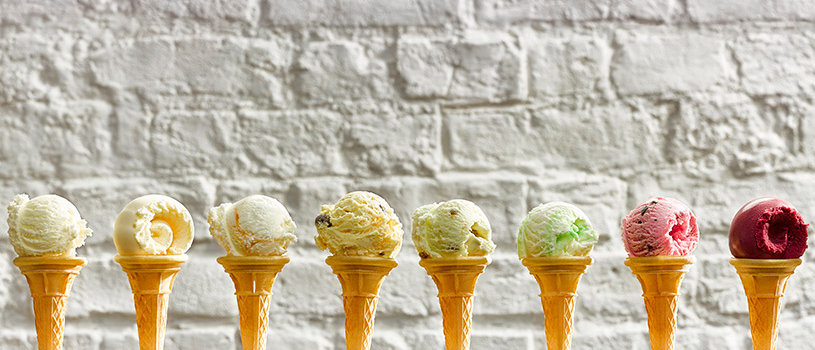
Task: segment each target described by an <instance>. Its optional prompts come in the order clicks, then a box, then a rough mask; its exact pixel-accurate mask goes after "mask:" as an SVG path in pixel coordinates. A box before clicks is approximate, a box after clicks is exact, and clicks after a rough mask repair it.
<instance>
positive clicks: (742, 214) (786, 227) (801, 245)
mask: <svg viewBox="0 0 815 350" xmlns="http://www.w3.org/2000/svg"><path fill="white" fill-rule="evenodd" d="M807 226H808V225H807V224H806V223H804V219H803V218H801V214H799V213H798V211H797V210H795V208H794V207H793V206H792V204H790V203H788V202H787V201H784V200H781V199H778V198H771V197H765V198H758V199H754V200H752V201H750V202H749V203H747V204H745V205H744V206H743V207H741V209H739V211H738V212H737V213H736V216H734V217H733V222H732V223H731V224H730V253H732V254H733V256H734V257H736V258H745V259H796V258H799V257H800V256H801V255H803V254H804V251H805V250H806V249H807Z"/></svg>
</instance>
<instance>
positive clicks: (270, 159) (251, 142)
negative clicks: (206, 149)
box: [236, 110, 346, 177]
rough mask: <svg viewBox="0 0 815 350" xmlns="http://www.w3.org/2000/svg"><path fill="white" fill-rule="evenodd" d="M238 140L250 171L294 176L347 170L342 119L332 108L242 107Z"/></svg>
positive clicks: (336, 172)
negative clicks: (274, 110)
mask: <svg viewBox="0 0 815 350" xmlns="http://www.w3.org/2000/svg"><path fill="white" fill-rule="evenodd" d="M239 121H240V138H239V140H236V141H239V142H240V145H241V147H242V148H243V152H245V156H246V157H247V159H246V160H245V162H246V163H247V165H248V167H249V169H248V171H249V172H250V173H256V174H260V175H275V176H277V177H294V176H309V175H332V174H343V173H345V172H346V170H345V164H343V162H342V158H341V156H342V155H341V153H340V147H341V142H342V135H343V132H344V130H345V126H344V123H343V120H342V118H341V117H340V116H338V115H337V114H335V113H333V112H327V111H322V110H317V111H308V112H295V111H288V112H281V113H270V112H266V111H249V110H246V111H242V112H241V113H240V115H239Z"/></svg>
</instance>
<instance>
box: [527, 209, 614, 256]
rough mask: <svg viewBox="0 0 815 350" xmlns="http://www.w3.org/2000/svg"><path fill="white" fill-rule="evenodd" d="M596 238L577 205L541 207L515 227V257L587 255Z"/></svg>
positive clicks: (593, 230) (594, 232)
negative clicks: (516, 247)
mask: <svg viewBox="0 0 815 350" xmlns="http://www.w3.org/2000/svg"><path fill="white" fill-rule="evenodd" d="M597 238H598V237H597V231H596V230H595V229H594V228H592V226H591V222H590V221H589V218H588V217H587V216H586V214H585V213H584V212H583V211H582V210H580V209H579V208H577V207H576V206H574V205H571V204H569V203H564V202H550V203H546V204H541V205H539V206H537V207H535V208H534V209H532V210H531V211H530V212H529V214H528V215H527V216H526V218H525V219H524V221H522V222H521V225H520V227H519V228H518V257H520V258H521V259H523V258H529V257H543V256H588V255H589V253H590V252H591V250H592V248H594V245H595V244H596V243H597Z"/></svg>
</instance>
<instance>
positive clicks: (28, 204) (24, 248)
mask: <svg viewBox="0 0 815 350" xmlns="http://www.w3.org/2000/svg"><path fill="white" fill-rule="evenodd" d="M87 224H88V223H87V222H86V221H85V220H83V219H82V217H80V215H79V211H78V210H77V209H76V207H75V206H74V205H73V204H71V202H69V201H68V200H67V199H65V198H62V197H60V196H57V195H53V194H47V195H42V196H38V197H34V199H29V197H28V195H25V194H18V195H17V196H15V197H14V199H13V200H12V201H11V203H9V206H8V227H9V229H8V235H9V240H10V241H11V245H12V246H13V247H14V251H15V252H17V255H19V256H75V255H76V248H78V247H80V246H82V245H83V244H85V238H87V237H89V236H90V235H91V232H92V231H91V229H89V228H88V226H87Z"/></svg>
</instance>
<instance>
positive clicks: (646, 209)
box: [640, 205, 648, 215]
mask: <svg viewBox="0 0 815 350" xmlns="http://www.w3.org/2000/svg"><path fill="white" fill-rule="evenodd" d="M646 211H648V206H647V205H646V206H645V208H642V212H640V215H645V212H646Z"/></svg>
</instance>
